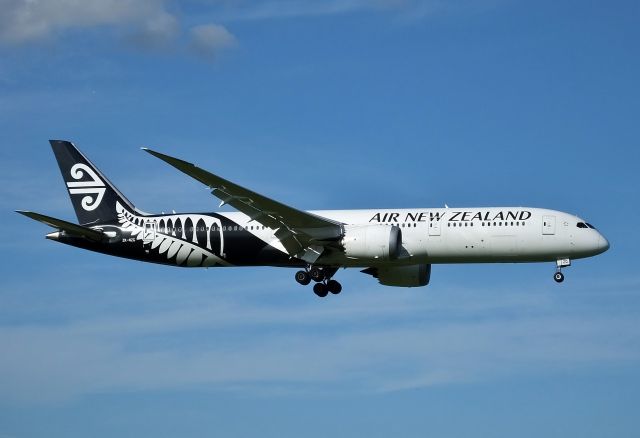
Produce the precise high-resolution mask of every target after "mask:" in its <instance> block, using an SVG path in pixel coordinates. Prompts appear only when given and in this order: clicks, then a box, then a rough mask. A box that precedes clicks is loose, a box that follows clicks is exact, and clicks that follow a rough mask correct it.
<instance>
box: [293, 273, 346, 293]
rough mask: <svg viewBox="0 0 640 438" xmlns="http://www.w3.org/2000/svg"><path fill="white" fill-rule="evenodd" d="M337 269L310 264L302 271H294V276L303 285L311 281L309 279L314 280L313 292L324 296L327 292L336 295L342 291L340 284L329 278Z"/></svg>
mask: <svg viewBox="0 0 640 438" xmlns="http://www.w3.org/2000/svg"><path fill="white" fill-rule="evenodd" d="M337 270H338V268H332V267H324V268H323V267H319V266H311V267H309V268H307V269H306V270H304V271H298V272H296V276H295V278H296V281H297V282H298V283H299V284H301V285H303V286H306V285H308V284H309V283H311V280H313V281H315V282H316V284H314V285H313V293H315V294H316V295H317V296H319V297H321V298H324V297H326V296H327V295H328V294H329V293H332V294H334V295H337V294H339V293H340V292H342V285H341V284H340V283H338V282H337V281H336V280H332V279H331V277H333V275H334V274H335V273H336V271H337Z"/></svg>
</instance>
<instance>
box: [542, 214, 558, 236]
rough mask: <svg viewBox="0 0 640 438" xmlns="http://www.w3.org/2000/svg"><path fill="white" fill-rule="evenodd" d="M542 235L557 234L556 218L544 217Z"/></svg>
mask: <svg viewBox="0 0 640 438" xmlns="http://www.w3.org/2000/svg"><path fill="white" fill-rule="evenodd" d="M542 234H556V217H555V216H542Z"/></svg>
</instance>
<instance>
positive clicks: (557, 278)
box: [553, 259, 571, 283]
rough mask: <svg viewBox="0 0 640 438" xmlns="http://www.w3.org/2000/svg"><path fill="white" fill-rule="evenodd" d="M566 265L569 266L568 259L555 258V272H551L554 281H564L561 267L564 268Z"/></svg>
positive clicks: (569, 261)
mask: <svg viewBox="0 0 640 438" xmlns="http://www.w3.org/2000/svg"><path fill="white" fill-rule="evenodd" d="M567 266H571V260H570V259H559V260H556V273H555V274H553V279H554V280H555V281H556V283H562V282H563V281H564V274H563V273H562V268H566V267H567Z"/></svg>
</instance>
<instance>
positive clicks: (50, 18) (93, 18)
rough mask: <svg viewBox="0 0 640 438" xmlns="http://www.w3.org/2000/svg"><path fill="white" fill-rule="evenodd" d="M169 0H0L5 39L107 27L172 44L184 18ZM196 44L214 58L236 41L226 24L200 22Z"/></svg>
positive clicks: (132, 38) (147, 43)
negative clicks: (171, 10)
mask: <svg viewBox="0 0 640 438" xmlns="http://www.w3.org/2000/svg"><path fill="white" fill-rule="evenodd" d="M170 3H171V2H169V1H165V0H82V1H78V0H0V10H1V11H2V12H1V13H0V43H3V44H4V45H21V44H27V43H32V42H40V41H47V42H51V41H55V40H56V38H57V37H59V36H61V35H63V34H64V33H66V32H70V31H73V30H79V29H91V28H102V29H108V30H115V31H117V33H119V34H122V33H124V34H125V35H126V36H127V37H128V38H127V41H129V42H132V43H133V44H135V45H137V46H139V47H141V48H151V49H163V48H171V47H172V46H173V45H175V44H176V43H179V42H180V41H179V40H180V36H181V23H180V20H179V19H178V17H177V16H176V15H175V14H173V13H171V12H170V11H169V9H170V8H168V7H167V5H168V4H170ZM189 37H190V39H191V41H190V45H191V48H193V49H195V51H196V52H197V53H199V54H204V55H206V56H207V57H212V56H215V54H217V51H218V50H221V49H225V48H228V47H231V46H233V45H234V44H235V42H236V39H235V37H234V36H233V35H232V34H231V33H230V32H229V31H228V30H227V29H226V28H224V27H223V26H221V25H218V24H204V25H199V26H195V27H193V28H192V29H191V31H190V35H189Z"/></svg>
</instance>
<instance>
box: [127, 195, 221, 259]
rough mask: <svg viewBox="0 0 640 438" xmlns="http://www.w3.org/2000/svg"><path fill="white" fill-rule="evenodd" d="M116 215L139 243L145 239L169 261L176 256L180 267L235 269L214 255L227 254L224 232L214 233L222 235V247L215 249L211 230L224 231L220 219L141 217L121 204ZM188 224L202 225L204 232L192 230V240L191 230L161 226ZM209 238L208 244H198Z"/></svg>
mask: <svg viewBox="0 0 640 438" xmlns="http://www.w3.org/2000/svg"><path fill="white" fill-rule="evenodd" d="M116 212H117V213H118V222H119V223H120V225H121V227H122V229H123V230H126V231H128V232H129V233H131V237H132V238H135V239H136V240H142V241H143V242H144V243H145V244H147V245H149V249H150V250H155V249H157V250H158V253H159V254H160V255H165V256H166V258H167V260H170V259H172V258H173V257H175V262H176V264H177V265H180V266H189V267H197V266H205V267H208V266H231V264H230V263H228V262H227V261H225V260H224V259H223V258H221V257H220V256H218V255H216V254H214V251H219V252H218V254H220V255H221V256H223V254H224V236H223V233H222V232H221V231H213V232H215V233H218V235H217V237H219V240H220V247H219V248H212V242H211V233H210V232H209V231H210V230H221V228H222V227H221V223H220V220H219V219H217V218H215V217H212V216H205V215H198V214H188V215H187V214H176V215H170V216H162V217H145V216H138V215H135V214H133V213H131V212H130V211H128V210H127V209H125V208H124V207H123V206H122V205H121V204H120V203H119V202H117V203H116ZM161 221H163V222H168V221H171V223H173V224H175V223H180V224H186V223H187V222H191V223H192V224H200V225H199V227H198V228H203V230H201V231H202V232H198V230H196V231H195V232H194V230H193V229H192V230H191V231H190V232H189V234H190V239H187V227H186V226H181V227H168V226H167V227H166V228H161V227H159V224H160V222H161ZM198 236H200V237H201V238H202V237H204V236H206V237H205V238H206V242H204V241H202V242H199V241H198Z"/></svg>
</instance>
